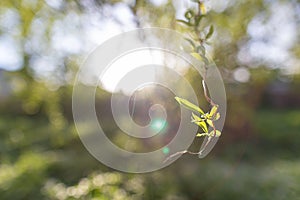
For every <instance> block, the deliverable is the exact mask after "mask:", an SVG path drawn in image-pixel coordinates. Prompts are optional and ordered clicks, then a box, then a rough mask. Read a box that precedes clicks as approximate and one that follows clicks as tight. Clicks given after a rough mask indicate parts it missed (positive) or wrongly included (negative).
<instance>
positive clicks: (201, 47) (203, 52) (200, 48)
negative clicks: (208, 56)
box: [197, 45, 206, 56]
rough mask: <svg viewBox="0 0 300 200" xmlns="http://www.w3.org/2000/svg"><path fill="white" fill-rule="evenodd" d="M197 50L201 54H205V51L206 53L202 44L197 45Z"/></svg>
mask: <svg viewBox="0 0 300 200" xmlns="http://www.w3.org/2000/svg"><path fill="white" fill-rule="evenodd" d="M197 52H198V53H199V54H201V55H204V56H205V53H206V50H205V47H204V46H203V45H199V46H198V47H197Z"/></svg>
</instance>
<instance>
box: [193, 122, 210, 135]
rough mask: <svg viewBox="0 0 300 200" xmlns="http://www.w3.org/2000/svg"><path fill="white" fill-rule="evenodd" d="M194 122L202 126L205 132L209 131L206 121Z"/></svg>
mask: <svg viewBox="0 0 300 200" xmlns="http://www.w3.org/2000/svg"><path fill="white" fill-rule="evenodd" d="M194 123H195V124H197V125H198V126H200V127H201V128H202V130H203V131H204V132H205V133H208V128H207V125H206V123H205V122H204V121H200V122H194Z"/></svg>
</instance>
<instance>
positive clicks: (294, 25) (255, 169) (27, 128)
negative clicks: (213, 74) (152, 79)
mask: <svg viewBox="0 0 300 200" xmlns="http://www.w3.org/2000/svg"><path fill="white" fill-rule="evenodd" d="M204 3H205V5H206V7H207V9H208V10H209V15H208V16H207V17H206V18H205V23H208V24H213V25H214V26H215V32H214V34H213V36H212V39H211V43H212V45H211V46H210V47H208V50H209V52H210V54H211V56H212V57H213V59H214V61H215V63H216V64H217V66H218V67H219V70H220V72H221V74H222V77H223V79H224V82H225V87H226V92H227V100H228V110H227V116H226V122H225V127H224V130H223V133H222V137H220V139H219V141H218V143H217V145H216V146H215V148H214V149H213V151H212V152H211V153H210V154H209V155H208V156H207V157H206V158H204V159H199V158H198V157H196V156H190V155H184V156H182V157H181V158H180V159H179V160H177V161H176V162H175V163H173V164H172V165H171V166H169V167H167V168H165V169H162V170H159V171H157V172H152V173H147V174H126V173H120V172H116V171H114V170H112V169H109V168H108V167H105V166H104V165H102V164H101V163H100V162H98V161H97V160H96V159H94V158H93V157H92V156H91V155H90V154H89V153H88V152H87V150H86V149H85V148H84V146H83V145H82V143H81V142H80V140H79V137H78V135H77V132H76V129H75V126H74V123H73V119H72V109H71V104H72V83H73V81H74V78H75V75H76V72H77V69H78V68H79V66H80V64H81V63H82V62H83V60H84V58H85V57H86V56H87V55H88V53H89V52H90V51H91V50H93V49H94V48H95V47H96V46H97V45H99V44H101V43H102V42H104V41H106V40H107V39H108V38H111V37H113V36H115V35H117V34H119V33H122V32H124V31H128V30H132V29H134V28H138V27H151V26H155V27H164V28H170V29H173V30H177V31H181V32H184V31H185V30H184V28H182V27H180V26H179V25H178V24H177V23H176V20H175V19H176V18H179V19H183V16H184V12H185V11H186V9H187V8H190V7H195V3H193V2H192V1H188V0H186V1H184V0H124V1H122V0H111V1H109V0H73V1H70V0H1V2H0V199H3V200H10V199H15V200H17V199H59V200H62V199H103V200H106V199H108V200H110V199H137V200H139V199H143V200H144V199H145V200H152V199H167V200H200V199H201V200H206V199H209V200H214V199H241V198H242V199H245V200H248V199H267V200H268V199H270V200H271V199H272V200H277V199H280V200H282V199H299V197H300V186H299V185H300V139H299V138H298V136H299V133H300V91H299V90H300V45H299V44H300V26H299V24H300V2H299V1H298V0H272V1H271V0H242V1H238V0H228V1H217V0H207V1H204ZM184 74H185V77H186V78H188V80H189V81H190V82H191V83H192V84H193V86H194V88H195V91H202V88H201V84H199V83H200V81H201V78H200V77H198V76H197V75H196V74H197V73H195V71H194V70H193V69H186V70H185V71H184ZM108 89H109V86H107V88H106V89H103V88H102V89H101V88H99V89H98V91H97V95H96V98H97V102H96V107H97V110H100V111H101V112H104V113H106V114H105V115H104V116H103V115H102V119H101V124H102V125H103V126H104V127H105V128H104V129H105V131H106V132H107V133H109V134H110V135H111V137H112V138H113V139H114V141H115V142H116V143H120V145H122V141H123V140H125V138H124V137H123V136H119V135H120V134H118V133H119V132H120V130H118V127H117V126H116V124H114V123H113V122H112V116H111V114H110V111H109V108H110V97H111V93H110V91H109V90H108ZM151 92H152V93H151ZM152 94H156V95H152ZM119 95H120V96H121V95H123V94H121V93H120V94H119ZM156 96H159V97H161V99H156V101H158V102H159V101H161V102H163V103H165V104H166V105H167V106H168V107H169V108H170V109H171V110H172V108H173V109H178V105H177V104H176V102H175V101H173V97H172V94H169V93H165V92H163V91H161V90H160V89H159V88H157V89H151V90H150V92H149V93H148V96H146V98H145V95H144V96H143V98H142V97H141V98H138V100H137V105H136V106H137V108H138V107H140V109H138V110H139V112H137V114H136V115H135V116H133V118H134V119H135V120H136V122H137V123H144V122H143V120H142V119H143V117H144V114H143V113H144V112H143V110H144V111H145V110H147V104H144V103H142V102H143V101H151V100H152V98H155V97H156ZM166 99H171V100H170V101H166ZM145 105H146V106H145ZM145 120H146V121H147V119H145ZM145 120H144V121H145ZM139 121H140V122H139ZM158 123H160V122H158ZM164 125H165V124H163V126H164ZM177 125H178V124H177ZM177 125H176V123H175V122H174V123H171V122H169V123H168V129H167V131H172V129H177ZM158 126H162V124H161V123H160V124H158ZM153 142H155V143H158V144H156V145H157V146H159V145H161V139H158V140H157V141H153ZM164 142H165V141H164ZM132 144H133V145H132ZM132 144H131V145H129V147H131V148H132V147H133V150H135V147H136V146H135V145H134V143H132ZM200 144H201V143H200V142H199V140H197V139H196V140H195V142H194V144H192V146H191V150H195V151H197V150H198V149H199V145H200ZM125 146H126V145H125ZM146 146H147V145H146ZM150 147H151V145H150ZM150 147H149V149H148V150H151V148H150ZM136 148H137V149H138V147H136Z"/></svg>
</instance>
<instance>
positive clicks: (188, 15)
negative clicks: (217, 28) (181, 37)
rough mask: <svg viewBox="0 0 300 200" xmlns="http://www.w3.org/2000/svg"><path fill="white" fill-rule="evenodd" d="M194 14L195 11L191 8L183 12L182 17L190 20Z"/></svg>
mask: <svg viewBox="0 0 300 200" xmlns="http://www.w3.org/2000/svg"><path fill="white" fill-rule="evenodd" d="M194 16H195V13H194V11H193V10H188V11H186V12H185V13H184V17H185V18H186V19H188V20H190V19H191V18H193V17H194Z"/></svg>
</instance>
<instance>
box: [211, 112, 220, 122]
mask: <svg viewBox="0 0 300 200" xmlns="http://www.w3.org/2000/svg"><path fill="white" fill-rule="evenodd" d="M220 117H221V115H220V113H217V114H216V115H215V117H214V119H213V120H214V121H217V120H219V119H220Z"/></svg>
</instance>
